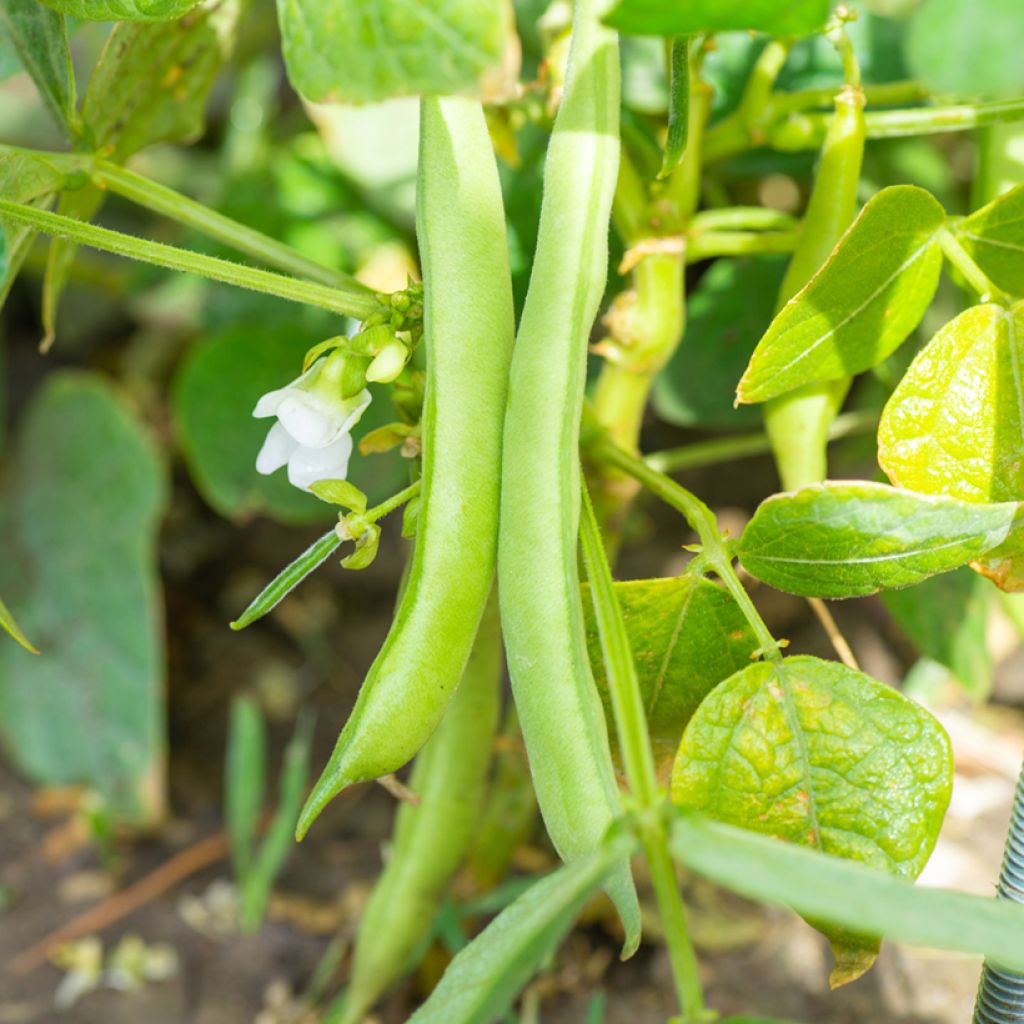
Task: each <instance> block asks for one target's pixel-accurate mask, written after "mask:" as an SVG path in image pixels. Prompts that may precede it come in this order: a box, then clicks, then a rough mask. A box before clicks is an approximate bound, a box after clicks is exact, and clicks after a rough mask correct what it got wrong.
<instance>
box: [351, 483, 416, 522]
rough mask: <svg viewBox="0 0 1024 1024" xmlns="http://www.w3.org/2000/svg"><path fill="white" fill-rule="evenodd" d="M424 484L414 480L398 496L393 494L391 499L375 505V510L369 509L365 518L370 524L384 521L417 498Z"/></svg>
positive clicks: (364, 515) (365, 513) (364, 514)
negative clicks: (380, 520)
mask: <svg viewBox="0 0 1024 1024" xmlns="http://www.w3.org/2000/svg"><path fill="white" fill-rule="evenodd" d="M422 483H423V480H422V479H419V480H414V481H413V482H412V483H411V484H409V486H408V487H404V488H403V489H402V490H400V491H399V492H398V493H397V494H392V495H391V497H390V498H385V499H384V500H383V501H382V502H381V503H380V504H379V505H374V506H373V508H369V509H367V510H366V511H365V512H364V513H363V518H364V519H365V520H366V521H367V522H368V523H375V522H377V520H378V519H383V518H384V517H385V516H386V515H388V513H390V512H394V511H395V509H396V508H400V507H401V506H402V505H404V504H405V503H406V502H407V501H411V500H412V499H413V498H415V497H416V495H417V494H419V493H420V487H421V486H422Z"/></svg>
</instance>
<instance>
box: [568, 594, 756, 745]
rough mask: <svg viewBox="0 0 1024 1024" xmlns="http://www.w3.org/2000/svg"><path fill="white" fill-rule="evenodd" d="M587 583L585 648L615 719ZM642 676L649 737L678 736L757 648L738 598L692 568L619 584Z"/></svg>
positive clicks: (667, 738)
mask: <svg viewBox="0 0 1024 1024" xmlns="http://www.w3.org/2000/svg"><path fill="white" fill-rule="evenodd" d="M589 589H590V587H589V584H584V585H583V591H584V599H583V610H584V619H585V623H586V632H587V651H588V653H589V655H590V663H591V665H592V666H593V668H594V679H595V681H596V682H597V687H598V690H599V691H600V694H601V700H602V701H603V703H604V706H605V714H606V715H607V716H608V719H609V721H611V720H612V708H611V699H610V697H609V694H608V680H607V676H606V674H605V668H604V658H603V657H602V654H601V643H600V638H599V636H598V631H597V622H596V620H595V618H594V607H593V602H592V601H591V600H590V598H589V596H588V594H589ZM615 592H616V594H617V595H618V599H619V604H620V606H621V608H622V614H623V618H624V619H625V622H626V631H627V633H628V634H629V642H630V648H631V650H632V651H633V658H634V660H635V662H636V669H637V674H638V676H639V679H640V691H641V694H642V695H643V700H644V708H645V710H646V712H647V723H648V727H649V729H650V733H651V737H652V738H653V739H656V740H663V741H668V742H670V743H671V744H672V745H673V747H674V746H675V745H676V744H677V743H678V742H679V737H680V736H681V735H682V732H683V729H684V728H685V727H686V723H687V722H688V721H689V720H690V717H691V716H692V715H693V713H694V711H696V709H697V705H698V704H700V702H701V701H702V700H703V699H704V697H705V696H706V695H707V694H708V693H710V691H711V690H712V689H713V688H714V687H715V686H716V685H717V684H718V683H720V682H721V681H722V680H723V679H725V678H727V677H728V676H731V675H732V674H733V673H734V672H736V671H737V670H739V669H741V668H743V666H744V665H748V664H750V656H751V654H752V653H753V652H754V651H755V650H756V649H757V646H758V644H757V640H756V639H755V638H754V635H753V634H752V633H751V632H750V628H749V626H748V625H747V623H746V620H745V619H744V617H743V615H742V613H741V612H740V610H739V608H738V607H737V606H736V603H735V601H733V599H732V598H731V597H730V596H729V595H728V594H727V593H726V591H725V590H723V589H722V588H721V587H720V586H718V585H717V584H715V583H712V582H711V581H710V580H708V579H705V578H704V577H702V576H696V575H692V574H688V575H685V576H678V577H674V578H670V579H655V580H629V581H625V582H618V583H616V584H615Z"/></svg>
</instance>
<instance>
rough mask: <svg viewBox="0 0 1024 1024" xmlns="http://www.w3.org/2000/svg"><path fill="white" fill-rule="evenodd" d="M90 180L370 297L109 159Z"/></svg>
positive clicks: (270, 260)
mask: <svg viewBox="0 0 1024 1024" xmlns="http://www.w3.org/2000/svg"><path fill="white" fill-rule="evenodd" d="M90 176H91V178H92V181H93V183H94V184H96V185H98V186H99V187H101V188H105V189H109V190H110V191H111V192H113V193H115V194H116V195H119V196H123V197H124V198H125V199H128V200H130V201H131V202H133V203H137V204H138V205H139V206H143V207H145V208H146V209H147V210H152V211H153V212H154V213H159V214H160V215H161V216H164V217H168V218H170V219H171V220H174V221H177V222H178V223H179V224H184V225H185V226H186V227H190V228H193V229H194V230H196V231H199V232H201V233H202V234H204V235H207V236H208V237H210V238H213V239H216V240H217V241H218V242H222V243H223V244H224V245H229V246H231V248H233V249H237V250H238V251H239V252H243V253H245V254H246V255H247V256H251V257H253V258H254V259H258V260H262V261H263V262H264V263H267V264H269V265H270V266H272V267H277V268H278V269H279V270H283V271H285V272H286V273H288V274H294V275H295V276H296V277H302V278H306V279H307V280H310V281H318V282H319V283H320V284H322V285H326V286H327V287H329V288H333V289H334V290H335V291H338V292H347V293H349V294H351V295H352V296H353V297H354V298H356V299H363V300H365V299H367V298H369V297H371V296H372V295H373V291H372V290H371V289H370V288H367V287H366V285H364V284H362V283H360V282H359V281H357V280H356V279H355V278H354V277H351V276H350V275H349V274H345V273H343V272H342V271H340V270H333V269H331V268H330V267H325V266H323V264H321V263H317V262H316V261H315V260H311V259H309V258H308V257H307V256H304V255H303V254H302V253H301V252H299V251H298V250H297V249H293V248H292V247H291V246H290V245H287V244H285V243H284V242H280V241H278V240H277V239H276V238H271V237H270V236H269V235H265V234H263V232H262V231H256V230H254V229H253V228H250V227H247V226H246V225H245V224H240V223H239V222H238V221H236V220H232V219H231V218H230V217H225V216H224V215H223V214H220V213H217V211H216V210H211V209H210V208H209V207H208V206H205V205H204V204H203V203H199V202H196V200H194V199H190V198H189V197H188V196H186V195H182V193H180V192H176V191H175V190H174V189H172V188H168V187H167V186H166V185H160V184H158V183H157V182H155V181H152V180H151V179H149V178H147V177H145V176H143V175H141V174H136V173H135V172H134V171H129V170H127V169H126V168H124V167H119V166H118V165H117V164H114V163H111V162H110V161H109V160H103V159H99V158H97V159H96V160H95V161H94V162H93V165H92V170H91V174H90Z"/></svg>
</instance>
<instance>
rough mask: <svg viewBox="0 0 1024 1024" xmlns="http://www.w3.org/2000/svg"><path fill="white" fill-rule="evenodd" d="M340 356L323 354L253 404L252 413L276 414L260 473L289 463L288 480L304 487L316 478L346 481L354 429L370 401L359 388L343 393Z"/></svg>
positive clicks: (260, 457) (258, 459)
mask: <svg viewBox="0 0 1024 1024" xmlns="http://www.w3.org/2000/svg"><path fill="white" fill-rule="evenodd" d="M341 370H342V361H341V360H340V359H336V358H334V357H332V356H326V357H321V358H320V359H318V360H317V361H316V362H315V363H313V365H312V366H311V367H310V368H309V369H308V370H307V371H306V372H305V373H304V374H302V376H301V377H297V378H296V379H295V380H293V381H292V382H291V384H289V385H287V386H286V387H283V388H278V390H276V391H268V392H267V393H266V394H265V395H263V397H262V398H260V400H259V401H258V402H257V403H256V408H255V409H253V412H252V414H253V416H255V417H256V418H257V419H262V418H265V417H268V416H276V417H277V422H276V423H275V424H274V425H273V426H272V427H271V428H270V433H268V434H267V439H266V441H264V442H263V447H262V448H261V449H260V453H259V455H258V456H257V457H256V469H257V471H258V472H260V473H263V474H268V473H273V472H274V471H275V470H278V469H280V468H281V467H282V466H287V467H288V480H289V481H290V482H291V483H292V484H294V485H295V486H296V487H300V488H301V489H302V490H304V491H308V490H309V489H310V485H312V484H314V483H316V482H317V481H318V480H344V479H345V477H346V475H347V474H348V460H349V457H350V456H351V455H352V436H351V431H352V428H353V427H354V426H355V425H356V424H357V423H358V422H359V419H360V417H361V416H362V415H363V412H364V411H365V410H366V407H367V406H368V405H369V404H370V392H369V391H367V390H366V389H365V388H363V390H362V391H360V392H359V393H358V394H356V395H354V396H352V397H351V398H343V397H342V394H341V386H340V380H339V377H340V373H341Z"/></svg>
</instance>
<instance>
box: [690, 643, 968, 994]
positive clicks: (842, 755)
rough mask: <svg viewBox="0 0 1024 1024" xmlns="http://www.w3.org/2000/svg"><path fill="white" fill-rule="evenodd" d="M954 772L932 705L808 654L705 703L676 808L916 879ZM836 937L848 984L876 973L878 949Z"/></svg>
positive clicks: (724, 688) (744, 674)
mask: <svg viewBox="0 0 1024 1024" xmlns="http://www.w3.org/2000/svg"><path fill="white" fill-rule="evenodd" d="M952 777H953V762H952V755H951V751H950V746H949V740H948V738H947V737H946V734H945V733H944V732H943V730H942V727H941V726H940V725H939V723H938V722H937V721H935V719H934V718H933V717H932V716H931V715H930V714H928V712H927V711H925V710H924V709H923V708H922V707H920V706H919V705H917V704H915V703H914V702H913V701H911V700H909V699H908V698H906V697H904V696H903V695H902V694H900V693H897V692H896V691H895V690H892V689H890V688H889V687H887V686H884V685H883V684H882V683H879V682H877V681H876V680H874V679H872V678H871V677H870V676H867V675H864V674H863V673H862V672H857V671H855V670H853V669H851V668H847V667H846V666H845V665H841V664H839V663H838V662H829V661H822V660H820V659H818V658H810V657H797V658H787V659H785V660H784V661H782V662H780V663H778V664H775V663H771V662H760V663H758V664H754V665H750V666H749V667H748V668H745V669H743V670H742V671H740V672H737V673H736V674H735V675H734V676H732V677H730V678H729V679H727V680H726V681H725V682H724V683H722V684H721V685H719V686H718V687H716V688H715V689H714V690H713V691H712V693H711V694H710V695H709V696H708V697H707V698H705V700H704V702H703V703H702V704H701V706H700V707H699V708H698V710H697V713H696V714H695V715H694V716H693V718H692V719H691V720H690V724H689V725H688V726H687V727H686V732H685V733H684V734H683V740H682V743H681V744H680V747H679V753H678V755H677V757H676V762H675V765H674V767H673V771H672V801H673V803H675V804H677V805H679V806H680V807H684V808H687V809H690V810H695V811H701V812H703V813H705V814H708V815H710V816H711V817H713V818H715V819H717V820H718V821H722V822H726V823H727V824H731V825H739V826H742V827H744V828H747V829H751V830H753V831H755V832H761V833H763V834H765V835H770V836H774V837H776V838H778V839H784V840H786V841H787V842H791V843H795V844H797V845H800V846H806V847H810V848H812V849H815V850H820V851H822V852H824V853H828V854H831V855H833V856H836V857H843V858H846V859H848V860H854V861H860V862H861V863H864V864H868V865H870V866H872V867H875V868H879V869H881V870H883V871H888V872H890V873H892V874H894V875H898V876H900V877H903V878H915V877H917V875H918V874H919V873H920V872H921V869H922V868H923V867H924V865H925V863H926V861H927V860H928V857H929V855H930V854H931V851H932V848H933V847H934V845H935V840H936V838H937V836H938V833H939V828H940V827H941V825H942V819H943V816H944V815H945V811H946V806H947V804H948V803H949V797H950V793H951V790H952ZM826 934H829V936H830V938H832V939H833V941H834V943H835V944H836V946H837V949H836V952H837V969H838V970H839V971H840V972H842V973H843V976H842V977H840V978H839V979H838V980H840V981H846V980H851V978H850V977H849V976H848V972H849V971H850V970H851V967H852V968H853V969H854V970H858V969H859V970H860V971H863V970H864V969H866V967H867V966H870V959H871V958H872V956H871V954H872V951H873V949H874V948H875V947H876V945H877V944H876V943H875V942H873V941H872V940H870V939H864V938H860V937H858V936H855V935H853V934H851V933H850V932H849V931H847V930H845V929H838V930H837V929H835V928H828V929H826Z"/></svg>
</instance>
